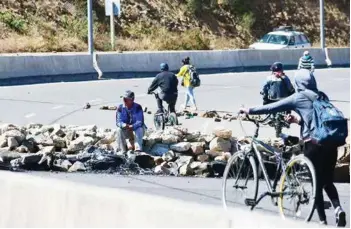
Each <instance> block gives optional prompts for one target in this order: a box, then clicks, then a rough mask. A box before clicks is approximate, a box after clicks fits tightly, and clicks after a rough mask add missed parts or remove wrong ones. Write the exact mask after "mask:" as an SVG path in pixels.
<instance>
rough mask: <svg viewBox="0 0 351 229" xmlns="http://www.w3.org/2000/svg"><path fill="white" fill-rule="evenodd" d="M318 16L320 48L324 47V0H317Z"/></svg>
mask: <svg viewBox="0 0 351 229" xmlns="http://www.w3.org/2000/svg"><path fill="white" fill-rule="evenodd" d="M319 18H320V39H321V48H322V49H324V48H325V37H324V0H319Z"/></svg>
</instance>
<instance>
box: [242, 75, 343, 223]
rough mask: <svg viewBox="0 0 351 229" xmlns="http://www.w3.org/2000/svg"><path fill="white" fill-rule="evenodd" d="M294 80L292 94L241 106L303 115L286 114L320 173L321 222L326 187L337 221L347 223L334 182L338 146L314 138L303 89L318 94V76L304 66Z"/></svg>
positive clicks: (318, 204)
mask: <svg viewBox="0 0 351 229" xmlns="http://www.w3.org/2000/svg"><path fill="white" fill-rule="evenodd" d="M294 84H295V85H294V87H295V90H296V93H294V94H292V95H290V96H289V97H287V98H284V99H282V100H280V101H278V102H275V103H271V104H267V105H263V106H258V107H253V108H249V109H247V108H241V109H240V112H241V113H246V114H253V115H255V114H267V113H268V114H270V113H276V112H283V111H289V110H293V111H295V112H296V113H297V114H298V115H299V116H300V117H298V116H294V115H291V114H290V115H287V116H286V120H287V121H289V122H290V123H296V124H299V125H300V126H301V137H302V139H303V140H304V155H305V156H306V157H307V158H309V159H310V160H311V161H312V163H313V165H314V167H315V171H316V177H317V184H316V188H317V192H316V197H315V198H316V203H315V204H316V209H317V212H318V215H319V219H320V221H321V223H322V224H327V218H326V214H325V210H324V199H323V189H324V190H325V192H326V193H327V195H328V197H329V199H330V200H331V202H332V204H333V207H334V209H335V216H336V225H337V226H340V227H345V225H346V214H345V211H344V210H343V209H342V207H341V205H340V200H339V195H338V191H337V190H336V187H335V185H334V184H333V176H334V169H335V165H336V160H337V146H335V145H333V143H329V144H324V145H317V144H316V143H315V142H314V141H313V140H312V139H311V132H310V130H311V129H310V127H311V124H312V114H313V102H312V101H311V100H310V99H309V98H307V96H305V95H304V94H302V93H301V92H302V91H304V93H305V94H307V95H308V96H309V97H310V98H314V99H316V98H317V97H318V94H317V93H318V89H317V83H316V80H315V78H314V76H313V75H312V74H311V73H310V71H309V70H307V69H301V70H298V72H296V74H295V82H294Z"/></svg>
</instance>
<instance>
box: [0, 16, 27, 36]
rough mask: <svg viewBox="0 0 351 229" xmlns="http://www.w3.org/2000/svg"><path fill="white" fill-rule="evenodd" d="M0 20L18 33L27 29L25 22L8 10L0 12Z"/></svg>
mask: <svg viewBox="0 0 351 229" xmlns="http://www.w3.org/2000/svg"><path fill="white" fill-rule="evenodd" d="M0 21H2V22H4V23H5V24H6V25H7V26H8V27H10V28H11V29H13V30H15V31H17V32H19V33H22V34H23V33H25V32H26V30H27V22H26V21H25V20H24V19H22V18H20V17H19V16H17V15H14V14H12V13H11V12H8V11H5V12H0Z"/></svg>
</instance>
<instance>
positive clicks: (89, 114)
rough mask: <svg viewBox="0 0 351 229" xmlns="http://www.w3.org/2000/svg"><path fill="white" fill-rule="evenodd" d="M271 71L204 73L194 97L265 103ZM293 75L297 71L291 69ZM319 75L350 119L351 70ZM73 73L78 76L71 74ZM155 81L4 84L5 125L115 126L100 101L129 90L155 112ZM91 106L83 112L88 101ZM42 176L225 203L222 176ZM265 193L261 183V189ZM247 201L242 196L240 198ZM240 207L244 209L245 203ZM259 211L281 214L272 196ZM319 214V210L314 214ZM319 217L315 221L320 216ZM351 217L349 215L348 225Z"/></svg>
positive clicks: (210, 104) (228, 105) (203, 124)
mask: <svg viewBox="0 0 351 229" xmlns="http://www.w3.org/2000/svg"><path fill="white" fill-rule="evenodd" d="M268 74H269V72H257V73H231V74H213V75H202V76H201V79H202V86H201V87H200V88H197V89H196V90H195V93H196V94H195V96H196V100H197V104H198V107H199V109H201V110H225V111H231V112H236V111H237V110H238V108H239V107H240V106H241V105H242V104H244V105H245V106H246V107H250V106H254V105H258V104H261V96H260V94H259V91H260V89H261V87H262V84H263V82H264V80H265V78H266V76H267V75H268ZM287 74H288V76H290V78H291V79H292V78H293V71H287ZM315 76H316V79H317V82H318V87H319V89H320V90H322V91H325V92H326V93H327V94H328V95H329V97H330V99H332V100H333V101H334V104H335V105H336V106H337V107H338V108H340V109H341V110H342V111H343V112H344V115H345V116H346V117H348V118H349V117H350V107H349V104H350V100H349V99H350V69H346V68H344V69H327V70H319V69H318V70H316V72H315ZM72 77H74V76H72ZM151 80H152V79H150V78H147V79H132V80H130V79H129V80H102V81H90V82H74V83H53V84H37V85H27V86H9V87H0V106H1V107H2V108H3V112H1V114H0V121H1V122H2V123H14V124H19V125H23V124H27V123H29V122H38V123H43V124H52V123H61V124H74V125H90V124H96V125H98V126H100V127H106V128H114V127H115V112H114V111H105V110H99V107H100V106H101V105H118V104H119V103H120V102H121V99H120V98H119V96H120V95H121V94H122V93H123V91H125V90H126V89H130V90H133V91H134V92H135V93H136V102H138V103H140V104H141V105H143V106H144V107H148V110H151V111H155V109H156V101H155V99H154V97H153V96H152V95H146V92H147V87H148V86H149V84H150V82H151ZM183 101H184V90H183V89H180V94H179V99H178V103H177V108H178V107H179V105H180V104H181V103H183ZM87 102H89V103H90V104H91V105H92V108H91V109H88V110H83V106H84V105H85V103H87ZM145 119H146V124H147V125H148V126H149V127H152V115H147V114H146V117H145ZM179 121H180V123H182V125H183V126H185V127H187V128H188V129H190V130H201V131H206V132H209V131H211V130H212V129H213V128H214V127H218V126H222V127H226V128H230V129H232V130H233V134H234V135H235V136H243V135H245V134H244V133H243V131H242V130H241V128H240V125H239V123H238V122H237V121H233V122H228V121H222V122H220V123H215V122H214V121H213V120H212V119H204V118H199V117H196V118H193V119H188V120H185V119H184V118H183V117H181V118H180V120H179ZM244 129H245V130H246V132H247V134H248V135H251V134H252V133H253V131H254V128H253V125H252V124H250V123H245V124H244ZM285 132H286V133H289V134H293V135H298V133H299V129H298V127H297V126H293V127H291V128H290V129H289V130H285ZM273 134H274V130H272V129H271V128H267V127H265V128H262V129H261V131H260V136H261V137H271V136H273ZM32 174H34V175H39V176H50V177H54V178H57V179H69V180H72V181H76V182H84V183H89V184H92V185H98V186H108V187H113V188H117V187H118V188H124V189H129V190H133V191H138V192H144V193H149V194H154V195H163V196H167V197H170V198H177V199H183V200H187V201H195V202H200V203H203V204H216V205H219V204H221V201H220V197H221V184H222V183H221V182H222V181H221V179H204V178H177V177H150V176H132V177H121V176H115V175H102V174H65V173H58V174H56V173H32ZM337 188H338V190H339V195H340V199H341V202H342V205H343V206H344V209H345V210H346V211H347V215H348V217H349V215H350V214H349V208H350V185H349V184H337ZM262 191H264V184H261V186H260V191H259V192H262ZM241 201H242V200H238V202H241ZM235 206H237V207H241V208H245V209H247V207H245V206H243V205H242V204H239V203H238V204H235ZM257 211H266V212H272V214H277V212H278V208H277V207H274V206H273V205H272V204H271V201H270V199H268V198H267V199H266V200H264V201H263V202H262V203H261V204H260V206H259V208H258V209H257ZM327 215H328V221H329V222H330V223H331V224H332V223H333V222H334V217H333V215H334V213H333V210H327ZM315 217H316V214H315ZM315 217H314V220H315V219H316V218H315ZM349 221H350V218H348V225H350V224H349Z"/></svg>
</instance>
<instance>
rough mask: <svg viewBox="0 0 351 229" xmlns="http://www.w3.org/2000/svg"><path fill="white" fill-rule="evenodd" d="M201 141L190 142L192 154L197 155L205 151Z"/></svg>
mask: <svg viewBox="0 0 351 229" xmlns="http://www.w3.org/2000/svg"><path fill="white" fill-rule="evenodd" d="M204 145H205V144H204V143H203V142H193V143H191V150H192V153H193V154H194V155H199V154H202V153H204V152H205V150H204Z"/></svg>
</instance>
